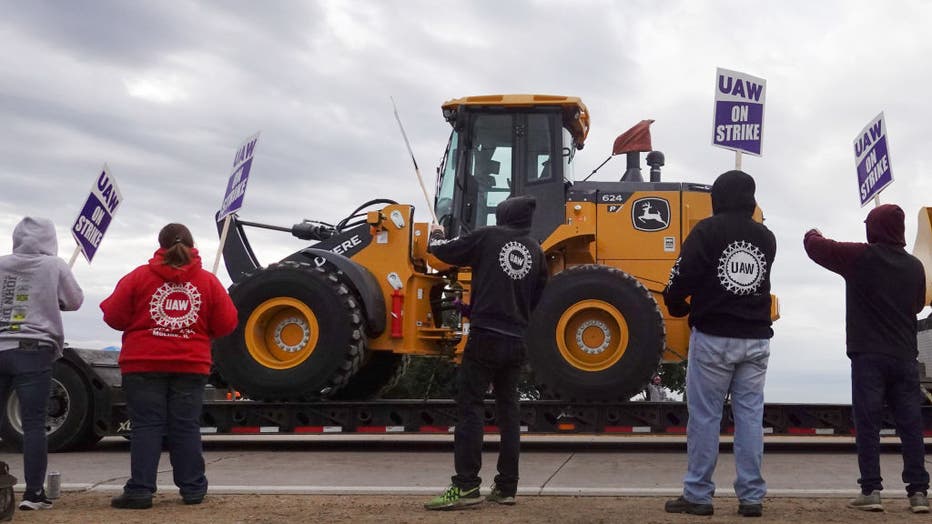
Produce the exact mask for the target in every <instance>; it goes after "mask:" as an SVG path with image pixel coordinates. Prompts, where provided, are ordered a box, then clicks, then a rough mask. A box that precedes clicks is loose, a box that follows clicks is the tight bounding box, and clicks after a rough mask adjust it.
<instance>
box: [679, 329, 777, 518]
mask: <svg viewBox="0 0 932 524" xmlns="http://www.w3.org/2000/svg"><path fill="white" fill-rule="evenodd" d="M769 359H770V340H768V339H744V338H729V337H717V336H712V335H707V334H705V333H702V332H700V331H699V330H697V329H693V331H692V336H691V337H690V339H689V364H688V365H687V366H686V402H687V407H688V409H689V422H688V423H687V426H686V449H687V455H688V462H689V465H688V467H687V470H686V477H685V478H684V479H683V496H684V497H685V498H686V500H688V501H690V502H694V503H700V504H711V503H712V496H713V495H714V494H715V483H714V482H712V473H714V472H715V465H716V463H717V462H718V441H719V434H720V433H721V426H722V409H723V407H724V404H725V396H726V395H727V394H728V393H729V392H731V409H732V412H733V414H734V419H735V439H734V453H735V469H736V470H737V471H736V473H737V478H736V480H735V484H734V487H735V494H736V495H737V496H738V500H739V501H741V502H742V503H746V504H754V503H759V502H761V501H762V500H763V498H764V495H766V494H767V483H766V482H764V478H763V477H762V476H761V472H760V470H761V462H762V460H763V456H764V429H763V419H764V381H765V377H766V374H767V362H768V360H769Z"/></svg>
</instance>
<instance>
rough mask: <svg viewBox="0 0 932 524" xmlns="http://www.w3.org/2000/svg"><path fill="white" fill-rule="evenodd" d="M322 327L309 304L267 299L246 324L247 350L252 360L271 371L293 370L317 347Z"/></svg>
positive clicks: (281, 298)
mask: <svg viewBox="0 0 932 524" xmlns="http://www.w3.org/2000/svg"><path fill="white" fill-rule="evenodd" d="M319 335H320V328H319V324H318V322H317V316H316V315H314V312H313V311H311V308H309V307H307V304H305V303H304V302H301V301H300V300H296V299H294V298H290V297H278V298H272V299H269V300H266V301H265V302H263V303H262V304H259V307H257V308H256V309H254V310H253V312H252V313H251V314H250V315H249V319H248V320H247V321H246V333H245V338H246V347H247V349H248V350H249V354H250V355H252V358H253V359H254V360H255V361H256V362H258V363H260V364H262V365H263V366H265V367H267V368H271V369H291V368H294V367H296V366H298V365H300V364H301V363H302V362H304V361H305V360H307V359H308V357H310V356H311V354H312V353H313V352H314V348H316V347H317V338H318V336H319Z"/></svg>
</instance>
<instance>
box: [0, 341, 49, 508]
mask: <svg viewBox="0 0 932 524" xmlns="http://www.w3.org/2000/svg"><path fill="white" fill-rule="evenodd" d="M52 355H53V349H52V348H51V347H45V346H40V347H38V348H37V349H10V350H7V351H0V420H2V418H3V417H4V416H6V404H7V400H8V397H9V395H10V392H11V391H16V396H17V397H18V398H19V416H20V419H21V420H22V425H23V470H24V471H23V474H24V476H25V477H26V491H27V492H30V493H38V492H41V491H42V485H43V484H44V483H45V470H46V469H47V467H48V439H47V436H46V432H45V419H46V416H47V415H48V409H49V392H50V391H51V389H52Z"/></svg>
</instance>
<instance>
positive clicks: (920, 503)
mask: <svg viewBox="0 0 932 524" xmlns="http://www.w3.org/2000/svg"><path fill="white" fill-rule="evenodd" d="M909 511H912V512H913V513H928V512H929V499H928V498H927V497H926V495H925V493H923V492H921V491H917V492H915V493H913V494H912V495H910V496H909Z"/></svg>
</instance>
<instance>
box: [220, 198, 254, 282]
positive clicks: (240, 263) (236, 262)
mask: <svg viewBox="0 0 932 524" xmlns="http://www.w3.org/2000/svg"><path fill="white" fill-rule="evenodd" d="M216 224H217V234H218V235H220V234H222V232H223V221H222V220H221V221H217V222H216ZM223 262H224V264H225V265H226V268H227V273H228V274H229V275H230V279H231V280H232V281H233V282H234V283H236V282H239V281H240V280H242V279H243V277H245V276H246V275H248V274H249V273H252V272H253V271H255V270H256V269H258V268H259V267H260V266H261V264H259V260H258V259H257V258H256V254H255V253H254V252H253V251H252V246H251V245H249V240H248V239H247V238H246V232H245V231H244V229H243V224H242V223H240V221H239V219H238V218H237V216H236V215H235V214H233V215H230V228H229V230H228V231H227V237H226V241H225V242H224V243H223Z"/></svg>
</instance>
